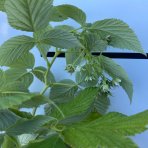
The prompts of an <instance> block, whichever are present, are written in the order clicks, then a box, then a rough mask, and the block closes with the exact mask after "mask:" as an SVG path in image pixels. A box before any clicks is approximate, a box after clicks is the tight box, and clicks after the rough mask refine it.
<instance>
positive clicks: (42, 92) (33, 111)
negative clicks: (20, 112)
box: [32, 85, 49, 116]
mask: <svg viewBox="0 0 148 148" xmlns="http://www.w3.org/2000/svg"><path fill="white" fill-rule="evenodd" d="M48 88H49V86H48V85H46V86H45V87H44V89H43V90H42V91H41V93H40V95H43V94H44V93H45V92H46V90H47V89H48ZM36 111H37V107H34V108H33V110H32V115H33V116H35V114H36Z"/></svg>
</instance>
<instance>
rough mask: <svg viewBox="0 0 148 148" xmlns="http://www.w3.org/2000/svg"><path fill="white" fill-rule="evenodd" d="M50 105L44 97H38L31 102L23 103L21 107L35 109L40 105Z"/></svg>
mask: <svg viewBox="0 0 148 148" xmlns="http://www.w3.org/2000/svg"><path fill="white" fill-rule="evenodd" d="M46 103H48V99H47V98H46V97H44V96H43V95H36V96H34V97H32V98H31V99H30V100H27V101H25V102H23V104H21V105H20V107H21V108H33V107H39V106H40V105H43V104H46Z"/></svg>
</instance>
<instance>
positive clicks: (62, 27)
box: [54, 25, 75, 32]
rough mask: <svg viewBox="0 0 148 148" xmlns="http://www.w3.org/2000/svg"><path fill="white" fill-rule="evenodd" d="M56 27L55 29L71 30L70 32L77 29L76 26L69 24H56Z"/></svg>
mask: <svg viewBox="0 0 148 148" xmlns="http://www.w3.org/2000/svg"><path fill="white" fill-rule="evenodd" d="M54 28H55V29H61V30H65V31H69V32H71V31H73V30H75V28H74V27H72V26H69V25H58V26H55V27H54Z"/></svg>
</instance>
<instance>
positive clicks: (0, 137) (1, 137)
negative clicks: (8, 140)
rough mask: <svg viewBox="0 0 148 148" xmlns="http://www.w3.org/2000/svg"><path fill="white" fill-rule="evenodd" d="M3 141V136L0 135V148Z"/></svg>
mask: <svg viewBox="0 0 148 148" xmlns="http://www.w3.org/2000/svg"><path fill="white" fill-rule="evenodd" d="M3 141H4V134H0V146H1V145H2V143H3Z"/></svg>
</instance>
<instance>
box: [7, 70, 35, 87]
mask: <svg viewBox="0 0 148 148" xmlns="http://www.w3.org/2000/svg"><path fill="white" fill-rule="evenodd" d="M33 78H34V77H33V75H32V74H31V73H29V72H27V71H26V70H25V69H20V68H10V69H8V70H6V71H5V79H6V81H7V82H8V83H9V82H14V81H18V82H20V83H22V85H23V86H24V87H25V88H28V87H29V86H30V85H31V84H32V82H33Z"/></svg>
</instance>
